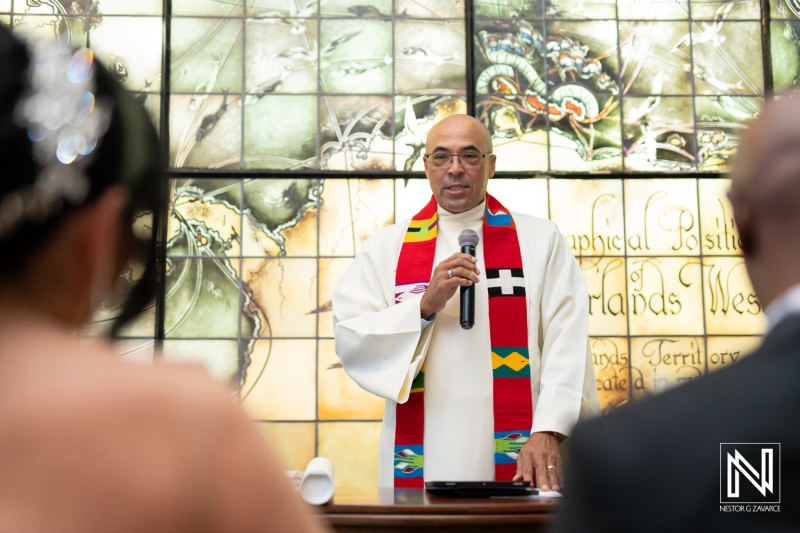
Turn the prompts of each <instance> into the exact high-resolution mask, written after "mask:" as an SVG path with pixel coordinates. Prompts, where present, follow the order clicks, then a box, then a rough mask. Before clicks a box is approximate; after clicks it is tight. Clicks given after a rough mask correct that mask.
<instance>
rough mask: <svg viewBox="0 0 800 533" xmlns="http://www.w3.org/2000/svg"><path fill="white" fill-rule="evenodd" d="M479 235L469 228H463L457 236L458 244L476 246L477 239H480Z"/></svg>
mask: <svg viewBox="0 0 800 533" xmlns="http://www.w3.org/2000/svg"><path fill="white" fill-rule="evenodd" d="M480 240H481V239H480V237H478V234H477V233H475V232H474V231H472V230H471V229H465V230H464V231H462V232H461V235H459V236H458V245H459V246H478V241H480Z"/></svg>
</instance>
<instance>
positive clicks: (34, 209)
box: [0, 26, 161, 331]
mask: <svg viewBox="0 0 800 533" xmlns="http://www.w3.org/2000/svg"><path fill="white" fill-rule="evenodd" d="M93 59H94V58H93V55H92V53H91V51H89V50H87V49H81V50H72V49H70V48H69V47H68V46H67V45H65V44H63V43H59V42H56V41H43V42H39V43H33V42H32V43H28V44H24V43H23V42H22V41H20V40H19V39H18V38H16V37H15V36H13V35H11V33H10V32H9V31H8V30H6V29H5V28H3V27H1V26H0V72H2V73H3V74H2V76H0V165H2V168H3V170H2V179H0V289H2V288H3V287H8V286H13V285H14V284H18V283H20V282H22V281H24V280H26V277H27V276H29V275H31V274H30V272H32V271H35V269H32V268H31V267H32V263H33V262H35V261H37V259H41V257H42V253H43V251H44V250H46V249H47V248H48V247H50V246H52V245H53V243H54V240H55V239H57V238H58V235H59V230H60V228H62V227H63V226H64V225H65V224H66V223H68V221H69V220H70V218H71V217H75V216H77V215H78V214H79V213H80V212H81V211H83V210H86V209H89V208H90V206H92V205H93V204H95V203H96V202H97V201H98V199H99V198H101V197H102V196H103V195H104V193H106V192H107V191H109V190H111V189H114V190H120V191H124V198H125V202H124V205H123V207H122V216H120V217H119V225H118V227H117V228H114V230H115V231H118V235H119V238H118V239H116V242H119V250H115V251H113V252H114V253H115V254H116V257H117V258H118V259H119V261H117V262H120V261H121V262H124V261H126V260H130V259H133V260H135V261H137V262H141V263H142V264H143V265H145V267H144V274H143V275H142V276H141V279H140V280H139V282H138V283H137V284H136V285H135V286H134V288H133V290H132V292H131V293H130V295H129V297H128V300H127V303H126V305H125V306H124V309H123V311H122V313H121V315H120V316H119V318H118V320H117V323H116V325H115V327H114V328H113V329H114V331H118V329H119V327H120V326H121V325H122V324H123V323H124V322H126V321H128V320H129V319H130V318H132V317H133V316H135V315H136V314H138V312H140V311H141V310H142V309H143V308H144V306H145V305H146V304H147V303H148V302H149V301H150V300H151V299H152V297H153V295H154V292H155V286H156V282H155V256H156V247H155V238H156V234H155V231H154V230H155V225H156V224H157V223H158V220H159V211H160V210H159V204H160V200H159V197H160V194H159V191H160V183H161V180H160V176H161V163H160V158H159V143H158V138H157V135H156V133H155V130H154V129H153V126H152V124H151V123H150V121H149V119H148V118H147V116H146V114H145V112H144V109H143V108H142V107H141V105H139V104H138V103H137V102H136V101H135V100H134V98H133V97H132V96H131V95H130V94H128V93H127V92H126V91H125V90H124V89H123V88H122V87H121V86H120V85H119V84H118V83H117V82H115V81H114V80H113V79H112V78H111V76H110V75H109V74H108V73H107V72H105V71H104V70H103V69H102V68H95V63H94V60H93ZM143 212H147V213H151V214H152V224H150V225H149V226H150V227H151V228H153V231H150V232H149V234H148V235H146V236H145V237H144V238H143V236H142V235H141V234H140V233H139V232H136V233H137V234H134V232H133V229H132V223H133V220H134V215H135V214H136V213H143ZM83 252H84V250H81V249H78V248H77V247H76V249H74V253H76V254H80V253H83ZM27 281H31V280H27ZM33 281H35V280H33ZM95 296H97V295H95Z"/></svg>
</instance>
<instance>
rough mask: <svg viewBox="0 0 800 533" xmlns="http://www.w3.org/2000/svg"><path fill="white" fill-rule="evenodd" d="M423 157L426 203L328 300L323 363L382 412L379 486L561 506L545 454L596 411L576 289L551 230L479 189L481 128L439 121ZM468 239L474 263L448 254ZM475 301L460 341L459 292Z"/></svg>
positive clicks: (577, 277) (583, 307) (381, 239)
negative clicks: (542, 497)
mask: <svg viewBox="0 0 800 533" xmlns="http://www.w3.org/2000/svg"><path fill="white" fill-rule="evenodd" d="M426 152H427V153H426V154H425V156H424V158H425V159H424V164H425V174H426V176H427V178H428V182H429V184H430V186H431V190H432V192H433V196H432V198H431V200H430V201H429V203H428V204H427V205H426V206H425V207H424V208H423V209H422V210H421V211H420V212H419V213H418V214H417V215H415V216H414V217H413V218H412V219H411V220H405V221H402V222H399V223H397V224H395V225H393V226H390V227H387V228H384V229H382V230H380V231H378V232H377V233H376V234H375V235H373V236H372V237H371V238H370V239H369V240H368V241H367V242H366V243H365V244H364V246H363V248H362V249H361V251H360V252H359V254H358V256H357V257H356V259H355V261H354V262H353V263H352V264H351V266H350V267H349V268H348V269H347V271H346V272H345V273H344V275H343V276H342V277H341V279H340V280H339V281H338V283H337V284H336V286H335V287H334V290H333V316H334V325H335V336H336V353H337V354H338V356H339V358H340V359H341V360H342V363H343V366H344V369H345V371H346V372H347V373H348V374H349V375H350V376H351V377H352V378H353V379H354V380H355V381H356V382H357V383H358V384H359V385H360V386H361V387H362V388H364V389H365V390H367V391H369V392H372V393H374V394H377V395H379V396H381V397H383V398H385V399H386V407H385V411H384V420H383V428H382V432H381V440H380V446H379V458H378V464H379V468H378V470H379V473H378V477H379V480H378V483H379V485H380V486H387V487H391V486H394V487H421V486H422V485H423V481H425V480H427V481H437V480H438V481H455V480H459V481H488V480H493V479H495V480H507V481H509V480H512V479H515V480H522V479H524V480H527V481H533V482H534V483H537V482H538V485H539V486H540V488H541V489H542V490H559V489H560V486H561V484H562V466H561V456H560V452H559V443H560V441H561V440H562V439H563V438H564V437H565V436H567V435H569V433H570V431H571V429H572V426H573V425H574V424H575V423H576V422H577V420H578V417H579V416H580V415H581V414H593V413H597V412H598V411H599V402H598V398H597V389H596V386H595V379H594V369H593V366H592V361H591V353H590V351H589V348H588V307H587V306H588V301H587V297H586V295H587V289H586V284H585V281H584V278H583V275H582V273H581V271H580V268H579V267H578V264H577V262H576V261H575V259H574V257H573V256H572V254H571V253H570V251H569V248H568V247H567V245H566V243H565V241H564V239H563V237H562V236H561V235H560V234H559V232H558V230H557V229H556V227H555V225H554V224H553V223H552V222H550V221H547V220H542V219H538V218H534V217H530V216H526V215H521V214H518V213H510V212H509V211H508V210H507V209H505V207H503V205H502V204H501V203H500V202H499V201H498V200H497V199H495V198H493V197H492V196H491V195H488V194H487V193H486V185H487V182H488V180H489V178H490V177H492V176H493V175H494V171H495V161H496V156H495V155H493V154H492V142H491V137H490V135H489V132H488V131H487V129H486V127H485V126H484V125H483V124H482V123H481V122H479V121H478V120H476V119H474V118H472V117H469V116H466V115H455V116H450V117H448V118H446V119H444V120H442V121H441V122H439V123H438V124H437V125H436V126H434V127H433V129H432V130H431V132H430V134H429V136H428V140H427V145H426ZM464 230H472V231H474V232H475V234H476V235H477V237H478V239H479V240H478V243H477V246H476V254H475V256H472V255H470V254H465V253H461V252H460V246H459V235H460V234H461V233H462V232H463V231H464ZM469 287H472V288H473V289H474V291H475V319H474V327H472V328H471V329H464V328H462V326H461V324H460V309H459V302H460V298H461V296H460V292H461V291H460V290H459V289H460V288H469Z"/></svg>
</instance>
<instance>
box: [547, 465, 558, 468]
mask: <svg viewBox="0 0 800 533" xmlns="http://www.w3.org/2000/svg"><path fill="white" fill-rule="evenodd" d="M555 467H556V465H547V468H555Z"/></svg>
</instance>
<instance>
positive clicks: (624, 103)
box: [0, 0, 800, 486]
mask: <svg viewBox="0 0 800 533" xmlns="http://www.w3.org/2000/svg"><path fill="white" fill-rule="evenodd" d="M762 20H763V21H765V23H766V26H762ZM0 24H4V25H8V26H12V27H13V28H14V30H15V31H17V32H19V33H20V34H31V33H34V34H36V33H41V34H50V35H65V36H68V37H69V38H71V39H72V41H73V43H74V44H75V45H76V46H84V45H89V46H91V47H93V48H94V49H95V51H96V53H97V56H98V58H100V61H101V64H102V65H103V66H104V68H107V69H109V70H110V71H111V72H113V73H114V74H115V76H116V77H117V78H118V79H119V80H121V81H122V82H123V83H124V84H125V85H126V86H127V87H128V88H129V89H131V90H132V91H135V92H136V94H137V98H139V99H140V100H141V101H143V102H144V104H145V106H146V107H147V109H148V110H149V112H150V114H151V116H152V118H153V119H154V121H155V122H156V125H157V126H158V127H159V128H160V131H161V135H162V141H163V143H164V147H165V149H166V151H168V153H169V170H168V179H169V187H168V189H169V193H168V197H167V198H165V204H168V206H169V211H168V217H167V219H168V224H167V225H166V227H167V231H166V237H165V240H166V242H165V250H166V257H165V287H164V294H163V298H162V299H161V300H159V301H158V302H155V303H154V305H153V306H152V307H151V308H150V309H149V310H148V311H147V313H145V315H144V316H143V317H141V318H140V319H138V320H137V321H136V322H135V323H133V324H131V325H130V326H129V327H128V328H127V329H126V331H125V337H126V338H125V340H124V341H123V342H122V343H121V344H120V350H121V352H124V353H127V354H128V356H129V357H132V358H135V359H141V360H149V359H151V358H152V357H153V354H160V355H156V357H163V358H165V359H167V360H173V361H182V360H191V361H201V362H203V363H204V364H206V366H207V368H208V369H209V371H210V372H211V373H212V374H213V375H214V376H215V377H217V378H218V379H220V380H223V381H226V382H229V383H232V384H234V385H235V387H236V390H238V395H239V398H240V399H241V401H242V404H243V407H244V408H245V409H246V411H247V412H248V414H249V415H250V416H251V417H252V419H253V420H254V421H255V423H256V424H257V425H258V427H259V429H261V430H262V431H263V432H264V433H265V434H268V435H270V436H271V438H272V440H273V442H274V443H275V444H276V445H277V447H278V448H279V451H280V454H281V456H282V458H283V459H284V461H285V463H286V465H287V468H294V469H302V468H304V466H305V464H306V463H307V462H308V460H310V459H311V458H312V457H313V456H314V455H325V456H327V457H329V458H331V459H332V460H333V462H334V464H335V465H336V471H337V483H339V484H340V485H350V486H354V485H374V484H375V481H376V478H377V471H376V461H375V459H374V457H375V453H376V450H377V442H378V434H379V431H380V420H381V418H382V416H383V401H382V400H381V399H379V398H377V397H374V396H372V395H370V394H368V393H366V392H364V391H363V390H361V389H360V388H358V387H357V386H356V385H355V384H354V383H353V382H352V380H350V379H349V378H348V377H347V375H346V374H345V373H344V371H343V369H342V367H341V364H340V362H339V360H338V358H337V356H336V354H335V350H334V342H333V327H332V321H331V296H330V295H331V290H332V287H333V284H334V283H335V282H336V280H337V279H338V277H339V276H340V275H341V273H342V272H343V271H344V269H345V268H347V266H348V265H349V264H350V262H351V261H352V258H353V257H354V256H355V255H356V254H357V253H358V251H359V250H360V248H361V246H362V245H363V243H364V242H365V240H366V239H367V238H368V237H369V236H370V235H372V234H373V233H374V232H375V231H376V230H377V229H379V228H381V227H384V226H386V225H388V224H391V223H393V222H395V221H401V220H404V219H407V218H409V217H410V216H411V215H413V214H414V213H415V212H416V211H418V210H419V208H420V207H421V206H422V205H423V204H424V203H425V202H426V201H427V198H429V196H430V189H429V187H428V185H427V182H426V180H424V179H422V178H424V176H423V174H422V173H421V172H420V171H421V170H422V168H423V167H422V160H421V154H422V150H423V148H424V145H425V139H426V137H427V133H428V131H429V130H430V128H431V127H432V126H433V125H434V124H435V123H436V122H437V121H438V120H441V119H442V118H443V117H446V116H448V115H451V114H454V113H467V112H469V113H473V114H474V115H475V116H477V117H479V118H480V119H481V120H483V121H484V123H485V124H486V125H487V127H488V128H489V129H490V131H491V134H492V138H493V142H494V153H495V154H496V155H497V158H498V159H497V168H498V175H497V176H496V177H495V178H494V179H493V180H492V181H491V182H490V187H489V190H490V191H491V192H492V193H493V194H495V195H496V196H497V197H498V198H499V199H500V200H501V201H502V202H503V203H504V204H506V205H507V206H508V207H509V208H511V209H512V210H515V211H518V212H523V213H528V214H532V215H535V216H539V217H544V218H551V219H552V220H554V221H555V222H556V223H557V224H558V226H559V228H560V230H561V232H562V234H563V235H564V237H565V239H566V241H567V243H568V244H569V246H570V247H571V249H572V251H573V253H574V254H575V257H576V260H577V261H578V263H579V265H580V268H581V270H582V272H583V273H584V275H585V277H586V281H587V285H588V295H587V297H588V300H589V311H590V321H589V334H590V341H591V349H592V355H593V359H594V366H595V372H596V378H597V387H598V391H599V393H600V399H601V404H602V407H603V410H604V411H608V410H610V409H613V408H615V407H617V406H619V405H621V404H624V403H626V402H629V401H633V400H636V399H639V398H643V397H645V396H647V395H651V394H656V393H658V392H659V391H661V390H664V389H666V388H669V387H672V386H675V385H677V384H680V383H684V382H686V381H689V380H692V379H695V378H697V377H699V376H701V375H703V374H706V373H708V372H712V371H715V370H717V369H719V368H722V367H724V366H727V365H730V364H735V362H736V361H738V360H739V359H740V358H741V357H744V356H745V355H746V354H747V353H748V352H750V351H752V350H753V349H754V348H755V347H756V346H757V345H758V344H759V342H760V335H761V333H762V332H763V331H764V328H765V324H766V322H765V318H764V315H763V312H762V309H761V306H760V304H759V302H758V300H757V298H756V297H755V295H754V294H753V291H752V288H751V287H750V283H749V280H748V278H747V275H746V270H745V269H744V266H743V260H742V257H741V249H740V244H739V241H738V237H737V233H736V228H735V225H734V222H733V218H732V214H731V208H730V205H729V204H728V201H727V198H726V191H727V188H728V187H729V182H728V180H727V179H726V178H725V175H724V173H722V174H721V172H724V171H726V170H728V169H729V168H730V165H731V158H732V156H733V155H734V154H735V152H736V148H737V146H738V143H739V137H740V135H741V132H742V131H743V129H744V128H745V127H746V123H747V121H749V120H750V119H752V118H753V117H754V116H756V115H757V113H758V111H759V109H760V107H761V105H762V102H763V100H764V98H765V97H766V95H769V94H770V93H771V91H772V89H775V90H782V89H786V88H788V87H790V86H792V85H793V84H794V83H795V81H796V80H797V79H798V77H799V76H800V45H798V41H799V38H798V35H800V33H798V32H800V11H798V9H797V6H796V5H795V3H794V2H792V1H789V0H771V1H770V2H769V5H768V11H767V10H766V9H765V12H762V9H761V5H760V3H759V2H758V1H754V0H742V1H737V2H727V1H711V2H707V1H694V0H678V1H670V2H666V1H663V0H616V1H610V0H591V1H590V0H541V1H532V2H531V1H525V0H494V1H488V0H475V1H473V2H469V3H466V5H465V3H464V2H463V1H459V0H432V1H425V2H422V1H418V0H392V1H390V0H379V1H376V2H368V3H367V2H361V1H359V0H319V1H317V0H248V1H246V2H240V1H232V2H222V1H218V0H172V2H171V11H170V12H169V13H164V12H163V11H162V2H161V1H156V0H146V1H144V0H143V1H140V2H133V3H132V2H125V1H123V0H100V1H99V2H98V1H93V2H89V1H88V0H80V1H76V2H63V1H53V2H25V1H21V0H0ZM164 36H166V39H167V40H166V41H165V40H164ZM167 44H168V45H169V46H168V47H167V46H166V45H167ZM162 58H164V59H162ZM162 108H163V109H162ZM151 227H152V221H151V220H148V218H147V214H143V215H142V217H141V218H140V219H138V220H137V226H136V228H137V231H142V232H146V231H148V229H149V228H151ZM139 274H140V271H139V270H138V269H137V268H136V267H135V266H133V265H132V266H131V268H130V269H129V270H128V271H127V272H126V278H127V279H128V282H130V283H133V282H135V281H136V279H138V278H137V275H139ZM156 307H158V309H159V310H160V311H162V312H161V313H160V314H157V313H156V312H155V311H156ZM116 312H118V309H117V308H116V306H115V304H114V302H107V304H106V306H105V308H104V309H103V310H101V311H100V312H99V313H98V315H97V322H96V323H95V324H94V325H93V327H92V328H91V331H92V332H95V333H96V332H99V331H102V330H103V329H104V328H105V326H106V325H107V324H108V322H109V321H110V320H111V319H112V318H113V316H114V315H115V313H116ZM157 316H158V317H161V323H156V322H157V320H156V317H157ZM159 330H161V331H163V335H154V334H153V332H154V331H159ZM154 344H155V345H157V346H158V347H159V348H160V350H154V349H153V346H154ZM353 442H358V443H359V445H360V449H359V452H358V453H357V454H354V453H353V451H352V448H353Z"/></svg>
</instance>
